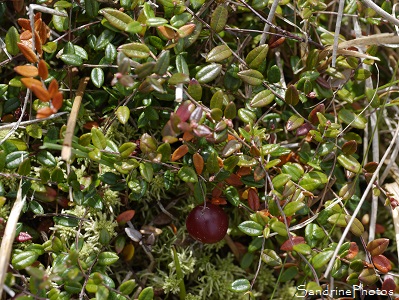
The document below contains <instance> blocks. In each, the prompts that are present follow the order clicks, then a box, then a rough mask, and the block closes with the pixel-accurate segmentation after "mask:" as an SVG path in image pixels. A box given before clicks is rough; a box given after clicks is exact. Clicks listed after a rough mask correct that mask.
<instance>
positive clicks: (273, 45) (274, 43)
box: [269, 36, 285, 49]
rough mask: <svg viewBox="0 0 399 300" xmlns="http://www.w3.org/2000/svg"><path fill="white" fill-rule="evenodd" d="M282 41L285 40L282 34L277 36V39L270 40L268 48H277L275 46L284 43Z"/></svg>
mask: <svg viewBox="0 0 399 300" xmlns="http://www.w3.org/2000/svg"><path fill="white" fill-rule="evenodd" d="M284 41H285V37H284V36H282V37H280V38H278V39H277V40H275V41H272V42H271V43H269V48H270V49H273V48H277V47H278V46H280V45H281V44H282V43H284Z"/></svg>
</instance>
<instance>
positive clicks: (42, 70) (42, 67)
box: [38, 59, 48, 80]
mask: <svg viewBox="0 0 399 300" xmlns="http://www.w3.org/2000/svg"><path fill="white" fill-rule="evenodd" d="M38 74H39V76H40V78H41V79H43V80H46V79H47V77H48V68H47V64H46V62H45V61H44V60H43V59H41V60H40V61H39V65H38Z"/></svg>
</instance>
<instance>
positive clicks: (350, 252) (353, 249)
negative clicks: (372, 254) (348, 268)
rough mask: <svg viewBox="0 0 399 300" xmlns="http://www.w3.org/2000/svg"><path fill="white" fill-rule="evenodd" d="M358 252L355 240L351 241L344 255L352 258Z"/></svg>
mask: <svg viewBox="0 0 399 300" xmlns="http://www.w3.org/2000/svg"><path fill="white" fill-rule="evenodd" d="M358 253H359V247H358V246H357V244H356V243H355V242H351V243H350V246H349V250H348V254H347V255H346V256H345V257H346V258H347V259H353V258H355V257H356V255H357V254H358Z"/></svg>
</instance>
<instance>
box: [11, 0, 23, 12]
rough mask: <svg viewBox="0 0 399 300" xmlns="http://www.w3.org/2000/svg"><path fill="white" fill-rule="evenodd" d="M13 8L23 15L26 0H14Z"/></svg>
mask: <svg viewBox="0 0 399 300" xmlns="http://www.w3.org/2000/svg"><path fill="white" fill-rule="evenodd" d="M12 6H13V7H14V9H15V11H16V12H17V13H21V12H22V11H23V10H24V7H25V1H24V0H12Z"/></svg>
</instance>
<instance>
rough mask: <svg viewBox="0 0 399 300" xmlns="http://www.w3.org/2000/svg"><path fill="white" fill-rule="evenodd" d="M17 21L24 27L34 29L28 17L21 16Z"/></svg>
mask: <svg viewBox="0 0 399 300" xmlns="http://www.w3.org/2000/svg"><path fill="white" fill-rule="evenodd" d="M17 22H18V25H19V26H21V27H22V29H24V30H32V27H30V21H29V20H28V19H23V18H19V19H18V20H17Z"/></svg>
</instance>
